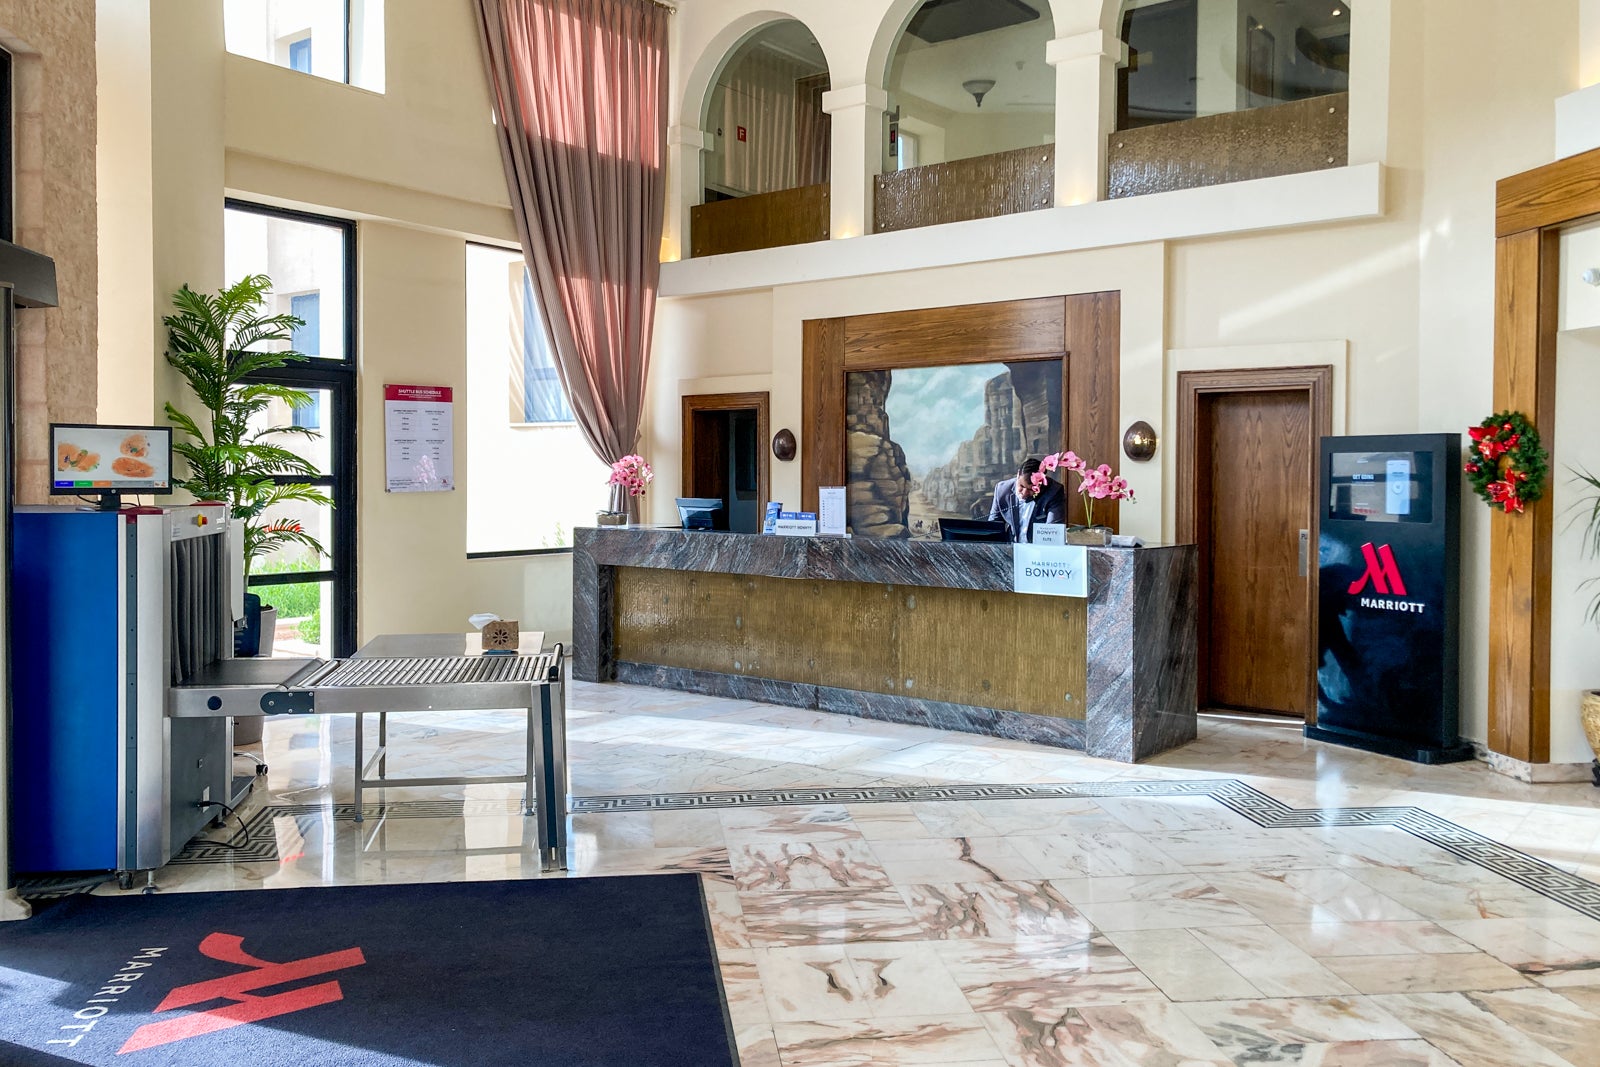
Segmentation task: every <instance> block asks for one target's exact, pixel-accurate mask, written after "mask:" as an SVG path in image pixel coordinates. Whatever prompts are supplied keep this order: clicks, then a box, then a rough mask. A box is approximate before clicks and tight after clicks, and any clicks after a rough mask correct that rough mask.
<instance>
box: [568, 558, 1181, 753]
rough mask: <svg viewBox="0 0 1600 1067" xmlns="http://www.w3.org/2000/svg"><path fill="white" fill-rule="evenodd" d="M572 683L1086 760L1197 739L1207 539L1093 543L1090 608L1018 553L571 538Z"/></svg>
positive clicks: (1086, 601) (1149, 750)
mask: <svg viewBox="0 0 1600 1067" xmlns="http://www.w3.org/2000/svg"><path fill="white" fill-rule="evenodd" d="M575 542H576V543H575V545H574V548H573V557H572V558H573V626H574V646H575V647H574V656H575V662H574V666H573V674H574V676H575V677H577V678H579V679H582V680H584V681H613V680H615V681H622V682H631V683H634V684H638V685H652V686H660V687H664V688H668V689H679V690H686V691H689V692H694V693H705V694H708V695H713V696H723V697H733V698H737V699H743V700H757V701H763V702H766V703H772V704H784V705H789V706H792V707H801V708H817V709H820V710H823V711H830V712H838V713H840V714H845V715H856V716H861V717H864V718H871V719H881V720H885V721H889V722H899V723H909V724H912V725H916V726H929V727H934V728H937V729H944V730H961V731H966V732H968V733H979V734H987V735H990V736H995V737H1006V738H1013V739H1015V740H1019V741H1033V742H1038V743H1041V744H1048V745H1058V746H1062V747H1066V748H1075V749H1082V750H1084V751H1086V752H1088V753H1089V754H1090V755H1092V756H1098V757H1101V758H1104V759H1113V760H1121V761H1123V762H1133V761H1136V760H1141V759H1145V758H1147V757H1149V756H1152V755H1155V754H1156V753H1158V752H1163V751H1165V750H1167V749H1169V748H1174V747H1176V746H1178V745H1181V744H1184V743H1185V742H1187V741H1190V740H1193V739H1194V736H1195V712H1196V707H1195V699H1196V697H1195V692H1196V686H1195V683H1196V665H1197V655H1196V646H1195V617H1196V591H1197V590H1196V585H1197V556H1196V551H1195V548H1194V546H1193V545H1179V546H1171V547H1158V548H1142V549H1118V548H1091V549H1088V562H1089V595H1088V597H1087V598H1086V599H1085V598H1075V597H1056V596H1037V595H1032V594H1024V593H1015V592H1013V591H1012V559H1011V554H1012V549H1011V546H1010V545H992V544H942V543H939V542H933V541H892V540H869V539H851V538H813V537H775V536H770V535H769V536H758V535H750V534H729V533H712V532H704V531H692V532H686V531H683V530H679V529H654V528H648V527H645V528H639V527H629V528H617V527H600V528H589V529H579V530H577V531H576V532H575Z"/></svg>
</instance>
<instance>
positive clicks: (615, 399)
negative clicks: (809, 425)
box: [475, 0, 668, 518]
mask: <svg viewBox="0 0 1600 1067" xmlns="http://www.w3.org/2000/svg"><path fill="white" fill-rule="evenodd" d="M475 4H476V8H477V13H478V16H479V17H478V26H479V31H480V33H479V38H480V41H481V43H482V45H483V54H484V63H485V66H486V68H487V71H488V76H489V85H490V91H491V95H492V97H493V101H494V110H495V119H496V122H497V124H498V132H499V138H500V154H501V158H502V160H503V162H504V164H505V170H506V183H507V186H508V187H509V189H510V193H511V208H512V214H513V215H514V216H515V218H516V225H517V233H518V236H519V237H520V238H521V240H522V250H523V255H524V256H525V257H526V259H527V263H528V270H529V271H530V273H531V274H532V277H533V288H532V295H533V298H534V299H535V300H536V302H537V304H538V308H539V314H540V317H541V318H542V319H543V321H544V323H545V325H546V326H547V328H548V329H549V331H550V341H551V345H552V347H553V350H554V353H555V363H556V370H557V373H558V374H559V376H560V379H561V384H562V387H563V388H564V389H565V390H566V394H567V399H568V401H569V402H570V404H571V407H572V412H573V415H574V417H575V418H576V420H577V423H578V426H579V428H580V429H581V430H582V432H583V436H584V438H585V440H587V441H588V442H589V446H590V447H591V448H593V449H594V451H595V454H596V455H598V456H599V457H600V458H601V459H602V460H604V461H605V462H607V463H614V462H616V461H617V460H618V459H621V458H622V457H623V456H624V455H627V454H628V453H629V452H632V451H633V450H634V448H635V447H636V446H637V444H638V441H639V428H640V421H641V418H642V415H643V410H644V387H645V378H646V374H647V371H648V369H649V364H650V333H651V328H652V324H653V322H654V319H655V302H656V282H657V279H658V277H659V275H660V249H661V224H662V213H663V209H664V207H665V199H666V171H665V167H664V164H665V159H666V106H667V18H668V12H667V10H666V9H665V8H664V7H661V6H658V5H656V4H654V3H651V2H650V0H475ZM612 506H613V508H615V509H616V510H619V511H620V510H624V509H626V510H628V511H630V512H631V513H634V517H635V518H636V517H637V514H636V513H637V507H638V505H637V501H632V500H627V499H626V498H624V497H623V496H622V495H621V489H620V487H618V488H614V489H613V492H612Z"/></svg>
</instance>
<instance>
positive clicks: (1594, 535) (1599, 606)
mask: <svg viewBox="0 0 1600 1067" xmlns="http://www.w3.org/2000/svg"><path fill="white" fill-rule="evenodd" d="M1572 473H1573V476H1574V478H1575V479H1576V480H1577V481H1578V482H1579V483H1580V484H1581V485H1584V486H1586V487H1587V488H1588V489H1589V490H1590V491H1589V492H1588V493H1586V494H1585V495H1584V496H1582V497H1581V498H1579V500H1578V504H1577V509H1578V514H1579V515H1582V514H1583V513H1584V512H1585V511H1587V513H1588V514H1587V516H1586V518H1585V523H1584V528H1583V552H1584V555H1585V556H1587V557H1588V558H1589V559H1595V558H1600V477H1596V476H1595V475H1593V474H1590V473H1589V472H1588V471H1573V472H1572ZM1597 582H1600V577H1595V578H1590V579H1588V580H1587V581H1585V582H1584V583H1583V586H1584V587H1586V586H1591V585H1594V584H1595V583H1597ZM1588 620H1589V621H1590V622H1592V623H1595V624H1597V625H1600V593H1596V594H1595V597H1594V599H1593V600H1591V601H1589V614H1588ZM1583 732H1584V734H1585V735H1586V736H1587V737H1588V738H1589V747H1590V748H1592V749H1594V755H1595V766H1594V784H1595V785H1597V786H1600V690H1596V689H1591V690H1589V691H1588V692H1587V693H1585V694H1583Z"/></svg>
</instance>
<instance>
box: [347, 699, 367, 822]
mask: <svg viewBox="0 0 1600 1067" xmlns="http://www.w3.org/2000/svg"><path fill="white" fill-rule="evenodd" d="M366 721H367V713H366V712H364V711H358V712H356V761H355V766H354V767H352V768H350V773H351V774H352V775H354V776H355V783H356V822H361V821H362V819H363V818H364V817H365V816H364V813H363V811H362V808H361V779H362V778H363V777H364V776H363V775H362V773H361V757H362V749H364V748H365V747H366V745H364V744H363V743H362V729H361V728H362V726H363V725H364V724H365V723H366Z"/></svg>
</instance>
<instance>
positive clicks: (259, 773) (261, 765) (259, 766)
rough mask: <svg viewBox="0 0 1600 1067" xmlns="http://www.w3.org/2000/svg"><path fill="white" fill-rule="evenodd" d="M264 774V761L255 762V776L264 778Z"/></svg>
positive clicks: (265, 768) (265, 774)
mask: <svg viewBox="0 0 1600 1067" xmlns="http://www.w3.org/2000/svg"><path fill="white" fill-rule="evenodd" d="M266 776H267V765H266V764H265V763H259V764H257V765H256V777H257V778H265V777H266Z"/></svg>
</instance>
